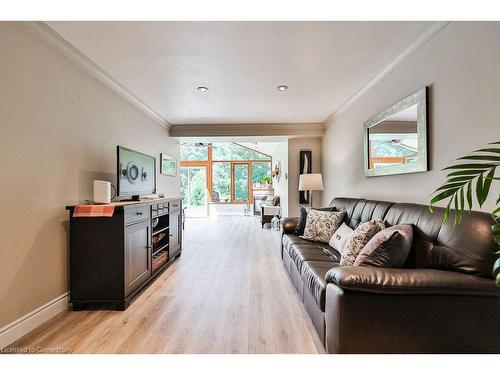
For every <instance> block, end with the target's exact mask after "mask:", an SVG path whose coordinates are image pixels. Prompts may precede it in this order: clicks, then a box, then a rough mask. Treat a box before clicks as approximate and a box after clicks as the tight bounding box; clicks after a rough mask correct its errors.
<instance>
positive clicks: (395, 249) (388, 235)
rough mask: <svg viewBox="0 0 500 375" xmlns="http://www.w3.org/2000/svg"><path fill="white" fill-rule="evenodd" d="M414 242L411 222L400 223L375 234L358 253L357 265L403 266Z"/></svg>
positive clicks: (355, 263)
mask: <svg viewBox="0 0 500 375" xmlns="http://www.w3.org/2000/svg"><path fill="white" fill-rule="evenodd" d="M412 243H413V227H412V225H411V224H399V225H394V226H392V227H389V228H386V229H383V230H381V231H380V232H378V233H377V234H375V236H373V237H372V238H371V240H370V241H368V243H367V244H366V245H365V247H364V248H363V250H361V252H360V253H359V254H358V256H357V258H356V261H355V262H354V265H355V266H372V267H385V268H401V267H403V265H404V264H405V262H406V259H407V258H408V254H409V253H410V250H411V246H412Z"/></svg>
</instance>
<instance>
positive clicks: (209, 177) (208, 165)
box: [180, 142, 273, 204]
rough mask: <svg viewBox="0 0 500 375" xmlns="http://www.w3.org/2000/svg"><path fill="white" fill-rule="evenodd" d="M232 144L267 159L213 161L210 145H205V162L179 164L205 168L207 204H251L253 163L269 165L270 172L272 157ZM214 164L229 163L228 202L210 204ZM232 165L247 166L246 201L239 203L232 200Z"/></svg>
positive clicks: (191, 161)
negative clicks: (206, 153) (206, 155)
mask: <svg viewBox="0 0 500 375" xmlns="http://www.w3.org/2000/svg"><path fill="white" fill-rule="evenodd" d="M232 143H233V144H235V145H237V146H239V147H244V148H247V149H249V150H252V151H255V152H258V153H260V154H263V155H266V156H268V157H269V159H258V160H213V158H212V156H213V150H212V143H209V144H208V145H207V147H208V158H207V160H206V161H205V160H185V161H181V162H180V166H181V167H191V166H192V167H202V166H204V167H206V168H207V169H206V170H207V174H206V175H207V181H206V182H207V189H208V199H207V201H208V203H209V204H242V203H252V202H253V190H254V189H253V181H252V170H253V163H254V162H255V163H270V164H271V171H272V163H273V160H272V156H271V155H268V154H266V153H264V152H261V151H257V150H254V149H252V148H250V147H247V146H243V145H240V144H239V143H236V142H232ZM214 163H231V165H230V169H229V171H230V172H229V173H230V200H229V202H212V192H213V171H212V167H213V164H214ZM234 164H248V201H239V200H235V199H234Z"/></svg>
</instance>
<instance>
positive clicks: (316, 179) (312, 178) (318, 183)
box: [299, 173, 323, 191]
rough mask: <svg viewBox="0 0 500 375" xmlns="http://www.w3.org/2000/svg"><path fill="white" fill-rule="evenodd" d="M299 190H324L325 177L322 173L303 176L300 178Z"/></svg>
mask: <svg viewBox="0 0 500 375" xmlns="http://www.w3.org/2000/svg"><path fill="white" fill-rule="evenodd" d="M299 190H300V191H307V190H323V176H322V175H321V173H309V174H301V175H300V176H299Z"/></svg>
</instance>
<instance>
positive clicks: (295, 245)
mask: <svg viewBox="0 0 500 375" xmlns="http://www.w3.org/2000/svg"><path fill="white" fill-rule="evenodd" d="M283 249H284V251H286V252H287V254H288V256H289V257H290V259H291V260H292V261H293V263H294V264H295V266H296V268H297V270H298V271H299V273H300V270H301V268H302V264H303V263H304V262H306V261H323V262H337V263H338V262H339V261H340V253H339V252H338V251H337V250H335V249H333V248H332V247H331V246H329V245H327V244H324V243H320V242H313V241H308V240H304V239H302V238H300V237H299V236H297V235H295V234H286V235H284V236H283Z"/></svg>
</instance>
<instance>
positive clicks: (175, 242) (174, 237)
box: [168, 211, 181, 258]
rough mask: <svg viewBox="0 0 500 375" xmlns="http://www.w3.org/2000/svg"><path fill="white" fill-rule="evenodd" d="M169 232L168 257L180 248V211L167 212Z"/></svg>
mask: <svg viewBox="0 0 500 375" xmlns="http://www.w3.org/2000/svg"><path fill="white" fill-rule="evenodd" d="M169 215H170V216H169V223H168V225H169V227H170V228H169V234H170V241H169V244H168V248H169V251H170V254H169V255H170V258H172V257H173V256H175V255H176V254H177V253H178V252H179V251H180V250H181V244H180V236H179V230H180V211H176V212H171V213H170V214H169Z"/></svg>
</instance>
